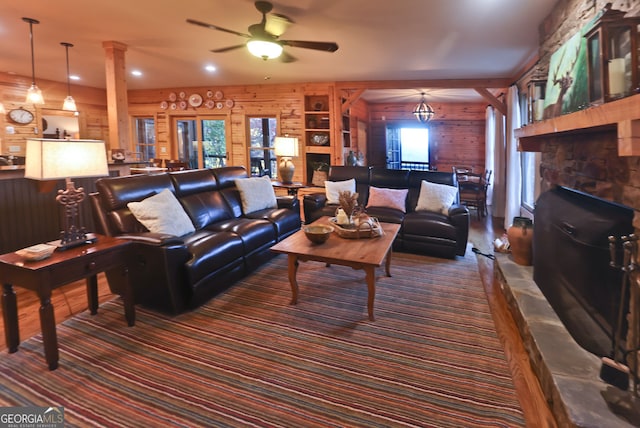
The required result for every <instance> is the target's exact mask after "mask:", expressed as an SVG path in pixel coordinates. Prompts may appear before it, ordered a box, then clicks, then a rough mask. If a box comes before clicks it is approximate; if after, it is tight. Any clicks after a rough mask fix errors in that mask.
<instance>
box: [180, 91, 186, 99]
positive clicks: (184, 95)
mask: <svg viewBox="0 0 640 428" xmlns="http://www.w3.org/2000/svg"><path fill="white" fill-rule="evenodd" d="M179 96H180V99H181V100H184V99H185V98H186V97H187V93H186V92H184V91H180V94H179Z"/></svg>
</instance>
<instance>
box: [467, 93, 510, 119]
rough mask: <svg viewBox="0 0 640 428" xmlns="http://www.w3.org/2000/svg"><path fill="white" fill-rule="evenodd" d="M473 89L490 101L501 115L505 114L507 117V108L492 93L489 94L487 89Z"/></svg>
mask: <svg viewBox="0 0 640 428" xmlns="http://www.w3.org/2000/svg"><path fill="white" fill-rule="evenodd" d="M473 89H475V90H476V92H477V93H479V94H480V95H482V96H483V97H484V98H485V99H486V100H487V101H489V104H491V105H492V106H493V107H495V108H496V110H498V111H499V112H500V113H502V114H504V115H505V116H506V115H507V106H506V105H505V104H504V103H503V102H502V101H500V100H499V99H498V98H496V97H495V96H494V95H493V94H492V93H491V92H489V90H488V89H487V88H473Z"/></svg>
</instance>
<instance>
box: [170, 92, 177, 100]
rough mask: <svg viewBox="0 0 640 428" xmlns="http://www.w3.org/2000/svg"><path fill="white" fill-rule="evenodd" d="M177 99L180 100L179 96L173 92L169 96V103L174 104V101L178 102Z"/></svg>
mask: <svg viewBox="0 0 640 428" xmlns="http://www.w3.org/2000/svg"><path fill="white" fill-rule="evenodd" d="M177 99H178V96H177V95H176V93H175V92H171V93H170V94H169V101H172V102H173V101H175V100H177Z"/></svg>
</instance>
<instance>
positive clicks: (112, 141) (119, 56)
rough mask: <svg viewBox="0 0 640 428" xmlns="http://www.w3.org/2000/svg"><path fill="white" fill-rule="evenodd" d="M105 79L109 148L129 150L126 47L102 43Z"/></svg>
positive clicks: (120, 44)
mask: <svg viewBox="0 0 640 428" xmlns="http://www.w3.org/2000/svg"><path fill="white" fill-rule="evenodd" d="M102 47H103V48H104V53H105V68H106V79H107V116H108V118H109V148H111V149H118V148H120V149H125V150H130V147H129V110H128V109H129V101H128V98H127V78H126V72H125V52H126V51H127V45H125V44H123V43H120V42H113V41H108V42H103V43H102Z"/></svg>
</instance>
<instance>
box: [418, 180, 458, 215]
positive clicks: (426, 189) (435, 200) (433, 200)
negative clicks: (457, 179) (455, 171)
mask: <svg viewBox="0 0 640 428" xmlns="http://www.w3.org/2000/svg"><path fill="white" fill-rule="evenodd" d="M457 194H458V188H457V187H453V186H447V185H446V184H437V183H431V182H430V181H426V180H422V184H421V185H420V196H419V197H418V204H417V205H416V211H435V212H440V213H442V214H447V213H448V212H449V208H450V207H451V205H452V204H453V202H454V201H455V200H456V196H457Z"/></svg>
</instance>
